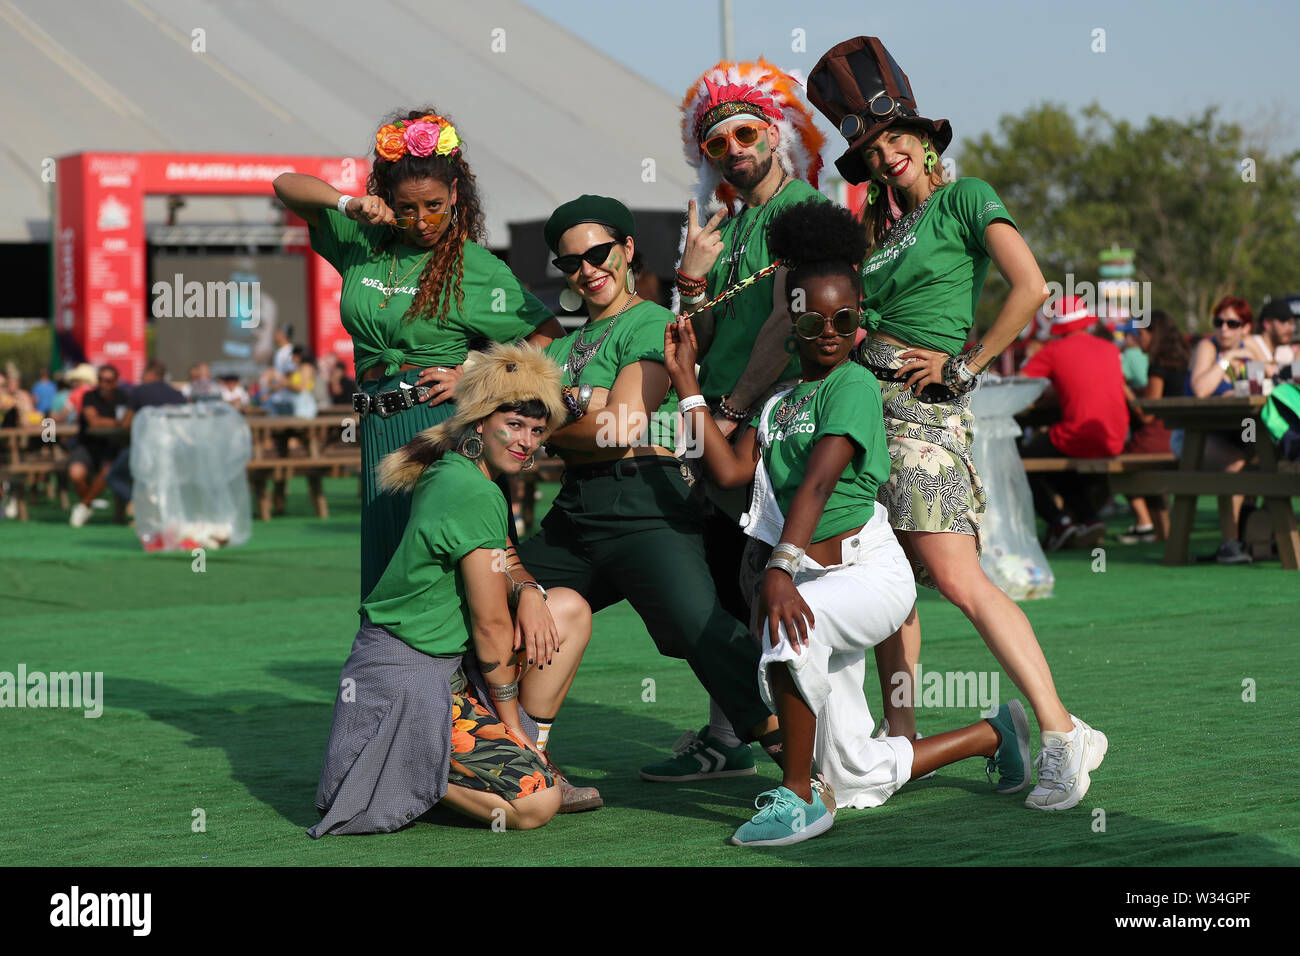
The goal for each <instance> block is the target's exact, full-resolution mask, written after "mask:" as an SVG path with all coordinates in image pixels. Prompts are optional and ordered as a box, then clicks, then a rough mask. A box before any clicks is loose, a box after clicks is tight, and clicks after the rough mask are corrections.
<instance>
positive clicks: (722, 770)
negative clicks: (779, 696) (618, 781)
mask: <svg viewBox="0 0 1300 956" xmlns="http://www.w3.org/2000/svg"><path fill="white" fill-rule="evenodd" d="M708 730H709V728H708V727H704V728H702V729H701V730H700V732H699V733H698V734H697V733H696V732H695V731H693V730H688V731H686V733H684V734H682V736H681V737H680V738H679V739H678V741H677V743H675V744H673V755H672V756H671V757H669V758H668V759H667V760H661V761H660V762H659V763H653V764H651V765H650V766H648V767H642V768H641V779H642V780H650V781H653V782H655V783H685V782H686V781H688V780H719V779H722V778H723V777H750V776H753V775H754V774H756V773H758V768H757V767H755V766H754V751H753V750H752V749H751V748H750V746H749V744H741V745H740V746H739V747H728V746H727V745H726V744H724V743H722V742H720V741H718V740H715V739H714V738H712V737H710V736H709V735H708Z"/></svg>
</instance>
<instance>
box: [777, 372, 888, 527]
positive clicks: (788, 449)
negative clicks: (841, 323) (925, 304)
mask: <svg viewBox="0 0 1300 956" xmlns="http://www.w3.org/2000/svg"><path fill="white" fill-rule="evenodd" d="M819 385H820V387H818V386H819ZM814 389H816V393H815V394H813V390H814ZM810 394H812V398H811V399H809V400H808V401H807V402H806V403H805V404H804V405H803V406H802V407H801V408H800V409H799V411H798V412H797V413H796V414H795V417H794V420H793V421H792V422H791V423H790V424H788V425H787V426H786V427H785V428H784V429H778V428H777V427H776V413H777V412H778V411H779V410H780V408H781V406H782V405H790V406H793V405H797V404H798V403H799V401H800V400H801V399H803V398H805V397H806V396H808V395H810ZM761 418H762V413H760V414H759V415H756V416H754V420H753V422H752V424H753V425H754V427H756V428H757V427H758V426H759V422H760V419H761ZM826 435H843V436H844V437H846V438H848V439H849V440H850V441H852V442H853V445H854V454H853V457H852V458H851V459H850V460H849V464H848V467H846V468H845V469H844V474H842V475H840V478H839V480H838V481H837V482H835V488H834V490H833V491H832V492H831V496H830V498H828V499H827V500H826V507H825V509H824V510H823V511H822V516H821V520H820V521H818V522H817V529H816V531H814V532H813V536H812V540H813V541H814V542H817V541H825V540H826V539H827V538H833V537H835V535H837V534H843V533H844V532H845V531H850V530H852V529H854V528H861V527H862V526H863V525H864V524H866V523H867V522H868V521H870V520H871V516H872V514H874V513H875V509H876V489H877V488H879V487H880V486H881V484H883V483H884V482H885V481H888V480H889V445H888V441H887V440H886V438H885V414H884V409H883V407H882V406H881V404H880V385H879V383H877V381H876V379H875V376H873V375H872V374H871V373H870V372H868V371H867V370H866V369H865V368H863V367H862V366H861V365H858V364H856V363H855V362H845V363H844V364H843V365H841V366H840V367H839V368H837V369H835V371H833V372H831V374H830V375H828V376H827V377H826V378H824V379H823V380H822V381H821V382H820V383H819V382H815V381H814V382H804V383H802V384H800V385H797V386H796V387H795V388H794V390H793V391H790V392H787V393H786V394H785V397H784V398H783V399H781V400H779V401H776V402H773V403H772V405H771V411H769V412H768V441H767V442H766V443H765V444H764V447H763V466H764V467H765V468H766V469H767V474H768V477H769V479H770V480H771V482H772V493H773V494H774V495H776V503H777V504H778V505H780V507H781V513H782V514H784V515H785V516H786V517H787V518H789V515H790V505H791V504H792V503H793V501H794V495H795V492H796V491H798V490H799V485H800V484H802V483H803V478H804V472H805V471H806V469H807V467H808V458H809V456H810V455H811V454H812V450H813V446H814V445H816V444H817V442H818V440H820V439H821V438H822V437H823V436H826Z"/></svg>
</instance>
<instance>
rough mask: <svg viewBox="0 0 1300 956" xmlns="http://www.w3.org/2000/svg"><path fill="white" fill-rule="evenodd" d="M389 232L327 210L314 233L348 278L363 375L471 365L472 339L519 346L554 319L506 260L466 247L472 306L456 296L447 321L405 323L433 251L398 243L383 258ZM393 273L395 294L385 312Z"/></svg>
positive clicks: (350, 317) (346, 300)
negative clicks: (379, 249) (378, 247)
mask: <svg viewBox="0 0 1300 956" xmlns="http://www.w3.org/2000/svg"><path fill="white" fill-rule="evenodd" d="M389 232H390V229H389V227H388V226H368V225H363V224H361V223H359V222H357V221H356V220H354V219H349V218H348V217H347V216H344V215H343V214H342V213H340V212H339V211H338V210H336V209H322V210H321V214H320V224H319V225H317V226H315V227H313V228H312V229H310V235H311V247H312V249H314V250H315V251H316V252H318V253H319V254H320V255H321V257H322V258H324V259H325V261H327V262H328V263H329V264H330V265H332V266H333V267H334V268H335V269H336V270H337V271H338V273H339V275H341V276H342V277H343V290H342V292H341V293H340V296H339V318H340V319H341V320H342V322H343V328H344V329H346V330H347V333H348V334H349V335H350V336H352V349H353V354H354V355H355V357H356V363H357V374H358V375H361V374H362V373H364V372H365V371H366V370H367V369H369V368H370V367H371V366H373V365H382V366H383V369H384V374H385V375H392V374H395V373H396V372H397V370H398V367H399V366H401V365H406V364H409V365H423V366H429V365H458V364H460V363H461V362H463V361H464V360H465V355H466V353H467V352H468V351H469V348H468V343H469V340H470V339H472V338H477V337H479V336H482V337H484V338H487V339H490V340H491V341H493V342H514V341H516V340H518V339H521V338H524V337H526V336H528V335H530V334H531V333H532V331H533V330H534V329H535V328H537V326H539V325H541V324H542V323H543V322H545V321H546V320H547V319H549V318H552V315H551V312H550V311H549V310H548V309H547V308H546V306H544V305H543V304H542V303H541V301H540V300H539V299H538V298H537V297H536V296H534V295H533V294H532V293H531V292H529V291H528V290H527V289H525V288H524V287H523V286H522V285H520V283H519V280H518V279H516V278H515V275H514V273H513V272H511V271H510V268H509V267H508V266H507V265H506V264H505V263H504V262H502V261H501V260H500V259H498V258H497V257H496V256H494V255H492V253H490V252H488V251H487V250H486V249H484V248H483V247H482V246H480V245H479V244H478V243H475V242H469V241H466V243H465V258H464V263H465V268H464V274H463V276H462V278H461V286H460V287H461V291H462V292H463V293H464V297H465V298H464V306H463V307H459V306H457V305H456V300H455V298H454V297H453V299H452V301H451V306H450V307H449V308H448V310H447V318H446V320H445V321H443V322H439V321H437V320H436V319H434V318H430V317H428V316H425V317H421V318H416V319H412V320H407V319H405V318H404V316H405V315H406V310H407V309H408V308H410V306H411V303H412V302H413V301H415V293H416V292H417V291H418V287H419V282H420V275H421V273H423V272H424V263H423V262H421V260H422V259H423V258H424V256H425V255H426V254H427V253H428V250H427V249H417V248H415V247H414V246H407V245H403V244H402V243H400V242H398V243H394V244H393V245H392V246H390V247H389V249H388V251H387V252H386V253H383V254H377V253H375V252H374V251H373V250H372V246H371V243H372V242H374V243H377V242H378V240H379V239H381V238H383V237H384V236H385V235H386V234H388V233H389ZM394 255H396V256H397V265H396V267H394V265H393V256H394ZM390 274H391V275H392V277H393V282H394V284H395V288H394V289H393V290H392V293H393V294H392V296H391V297H390V298H389V299H388V304H387V305H386V306H384V307H383V308H382V309H381V308H380V306H381V305H382V304H383V302H384V296H386V295H387V294H388V292H389V288H388V282H389V275H390Z"/></svg>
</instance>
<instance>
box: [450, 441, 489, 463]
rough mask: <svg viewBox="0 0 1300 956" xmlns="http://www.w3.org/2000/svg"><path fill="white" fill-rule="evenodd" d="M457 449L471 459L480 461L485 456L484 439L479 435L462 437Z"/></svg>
mask: <svg viewBox="0 0 1300 956" xmlns="http://www.w3.org/2000/svg"><path fill="white" fill-rule="evenodd" d="M456 450H457V451H458V452H460V453H461V454H462V455H464V456H465V457H466V458H468V459H469V460H470V461H478V460H479V459H480V458H482V457H483V439H481V438H479V437H478V436H477V435H471V436H469V437H468V438H464V439H462V440H461V443H460V445H459V446H458V447H457V448H456Z"/></svg>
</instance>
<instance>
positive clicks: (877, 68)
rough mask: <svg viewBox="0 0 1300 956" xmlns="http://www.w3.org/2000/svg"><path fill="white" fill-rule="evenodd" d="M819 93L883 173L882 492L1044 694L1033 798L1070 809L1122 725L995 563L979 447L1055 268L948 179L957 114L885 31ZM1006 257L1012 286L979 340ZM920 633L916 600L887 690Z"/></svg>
mask: <svg viewBox="0 0 1300 956" xmlns="http://www.w3.org/2000/svg"><path fill="white" fill-rule="evenodd" d="M808 98H809V99H810V100H811V101H812V103H813V105H814V106H815V107H817V109H818V110H820V111H821V112H822V114H823V115H825V116H826V117H827V118H828V119H830V120H831V122H832V123H834V124H836V126H838V128H839V130H840V133H841V134H842V135H843V136H844V138H845V139H846V140H847V141H848V150H847V151H846V152H845V153H844V155H843V156H841V157H840V158H839V159H838V160H836V163H835V165H836V166H837V167H838V169H839V170H840V172H841V174H843V176H844V178H845V179H846V180H848V181H849V182H850V183H862V182H870V186H869V187H868V190H867V204H866V207H865V209H864V213H863V221H864V224H865V226H866V232H867V255H866V259H865V260H864V262H863V264H862V273H861V277H862V278H861V281H862V304H863V307H864V316H863V323H862V324H863V327H864V328H866V330H867V332H868V333H869V336H868V338H867V339H866V340H865V341H864V342H863V343H862V346H861V347H860V351H859V361H861V362H862V364H864V365H866V367H867V368H868V369H869V370H871V371H872V372H873V373H874V374H875V376H876V378H877V379H878V380H879V383H880V388H881V399H882V402H883V405H884V411H885V429H886V433H887V434H888V436H889V455H890V459H891V468H890V477H889V480H888V481H887V482H885V483H884V484H883V485H882V486H881V488H880V500H881V502H883V503H884V504H885V505H886V507H887V508H888V509H889V516H890V521H891V523H892V524H893V526H894V529H895V531H896V533H897V534H898V537H899V541H900V543H901V544H902V545H903V550H904V551H906V552H907V555H908V558H909V559H910V561H911V562H912V566H913V568H914V569H915V572H916V575H917V579H918V580H919V581H920V582H921V583H923V584H927V585H929V586H931V587H937V588H938V590H939V591H940V593H942V594H943V595H944V597H945V598H947V599H948V600H949V601H951V602H952V603H954V604H956V605H957V606H958V607H959V608H961V610H962V611H963V613H965V614H966V616H967V618H968V619H969V620H970V621H971V623H972V624H974V625H975V628H976V629H977V630H978V631H979V633H980V635H981V636H982V637H983V638H984V641H985V643H986V644H987V645H988V647H989V649H990V650H991V651H992V652H993V655H994V657H996V658H997V660H998V662H999V663H1000V664H1001V665H1002V667H1003V668H1004V669H1005V670H1006V672H1007V675H1008V676H1009V677H1010V678H1011V679H1012V681H1013V682H1014V683H1015V685H1016V686H1017V687H1018V688H1019V689H1020V690H1021V692H1022V693H1024V695H1025V696H1026V697H1027V698H1028V700H1029V702H1030V704H1031V705H1032V706H1033V709H1034V712H1035V714H1036V716H1037V717H1038V723H1039V726H1040V729H1041V730H1042V743H1043V748H1042V752H1041V754H1040V756H1039V762H1038V768H1039V774H1038V785H1037V786H1036V787H1035V788H1034V789H1033V790H1032V791H1031V792H1030V794H1029V796H1028V797H1027V798H1026V801H1025V803H1026V806H1029V807H1031V808H1035V809H1040V810H1065V809H1069V808H1070V807H1073V806H1075V805H1076V804H1077V803H1078V802H1079V801H1080V800H1082V799H1083V796H1084V794H1085V793H1086V792H1087V789H1088V784H1089V777H1088V774H1089V772H1090V771H1091V770H1094V769H1096V767H1097V766H1098V765H1100V763H1101V760H1102V757H1103V756H1104V755H1105V752H1106V746H1107V742H1106V738H1105V736H1104V735H1103V734H1101V733H1099V732H1097V731H1095V730H1093V729H1092V728H1091V727H1089V726H1088V725H1087V724H1086V723H1084V722H1083V721H1081V720H1079V719H1078V718H1077V717H1075V716H1073V715H1072V714H1070V713H1069V712H1068V711H1067V710H1066V709H1065V707H1064V705H1063V704H1062V703H1061V700H1060V698H1059V697H1058V696H1057V693H1056V687H1055V685H1054V683H1053V681H1052V673H1051V670H1050V669H1049V668H1048V666H1047V660H1046V658H1045V657H1044V656H1043V652H1042V649H1041V648H1040V647H1039V645H1038V639H1037V638H1036V637H1035V635H1034V631H1033V628H1032V627H1031V626H1030V624H1029V620H1028V619H1027V618H1026V617H1025V614H1024V612H1023V611H1021V610H1020V608H1019V607H1018V606H1017V605H1016V604H1015V602H1014V601H1012V600H1011V599H1010V598H1009V597H1007V595H1006V594H1004V593H1003V592H1002V591H1001V590H1000V589H999V588H998V587H997V586H996V585H995V584H993V582H992V581H990V580H989V579H988V576H987V575H985V573H984V571H983V569H982V568H981V567H980V563H979V519H980V514H981V512H982V511H983V510H984V503H985V494H984V489H983V486H982V485H981V483H980V480H979V474H978V472H977V471H976V470H975V462H974V460H973V459H972V457H971V452H970V448H971V429H972V425H973V419H972V418H971V415H970V410H969V405H970V398H969V392H970V390H971V389H972V388H973V387H974V385H975V378H976V376H977V375H978V374H979V373H980V372H982V371H983V370H984V369H985V368H987V367H988V365H989V363H990V362H992V361H993V359H994V358H995V357H996V356H997V355H998V354H999V353H1000V352H1002V350H1003V349H1005V348H1007V347H1008V346H1009V345H1011V344H1012V343H1013V342H1014V341H1015V340H1016V337H1017V336H1018V335H1019V334H1020V331H1021V330H1022V329H1023V328H1024V327H1025V325H1027V324H1028V323H1029V321H1030V320H1031V319H1032V318H1033V315H1034V312H1035V310H1036V309H1037V308H1038V307H1039V306H1040V305H1042V304H1043V302H1044V300H1045V299H1046V287H1045V285H1044V283H1043V275H1042V272H1040V271H1039V268H1038V264H1037V262H1035V260H1034V256H1033V253H1032V252H1031V251H1030V250H1029V247H1028V246H1027V245H1026V244H1025V241H1024V239H1022V238H1021V236H1020V233H1019V232H1018V231H1017V230H1016V226H1015V222H1014V221H1013V220H1012V219H1011V216H1010V214H1009V213H1008V212H1007V209H1006V207H1005V206H1004V205H1003V204H1002V201H1001V200H1000V199H999V198H998V196H997V194H996V193H995V192H994V190H993V188H992V187H991V186H990V185H989V184H988V183H986V182H984V181H983V180H979V179H971V178H964V179H957V180H955V181H953V182H952V183H945V180H944V172H943V169H942V167H941V166H940V164H939V154H940V153H942V152H943V150H944V149H945V148H946V147H947V146H948V144H949V142H951V140H952V127H951V126H950V125H949V123H948V121H947V120H932V119H927V118H926V117H924V116H922V115H920V113H919V112H918V110H917V104H916V100H915V98H914V97H913V95H912V88H911V83H910V82H909V80H908V78H907V74H906V73H904V72H903V71H902V69H901V68H900V67H899V65H898V63H897V62H896V61H895V60H894V58H893V57H892V56H890V54H889V52H888V51H887V50H886V49H885V47H884V45H883V44H882V43H881V42H880V40H879V39H878V38H876V37H855V38H853V39H851V40H846V41H844V42H843V43H840V44H837V45H836V46H834V47H832V48H831V49H830V50H829V51H827V53H826V54H825V55H824V56H822V58H821V59H820V60H819V61H818V63H817V65H816V66H815V67H814V68H813V70H812V72H811V73H809V75H808ZM990 264H994V265H996V266H997V267H998V271H1000V272H1001V273H1002V275H1003V277H1004V278H1005V279H1006V280H1007V283H1008V284H1009V285H1010V287H1011V291H1010V294H1009V295H1008V296H1007V299H1006V301H1005V302H1004V303H1003V305H1002V308H1001V309H1000V310H999V312H998V315H997V318H996V319H995V320H994V323H993V326H992V327H991V328H990V329H989V331H988V332H987V333H985V335H984V336H983V338H982V339H980V341H978V342H977V343H976V344H975V345H974V346H972V347H970V348H969V349H967V348H966V341H967V339H968V337H969V336H970V334H971V327H972V325H973V323H974V310H975V303H976V302H977V301H978V299H979V295H980V291H981V289H982V288H983V286H984V278H985V276H986V275H987V274H988V269H989V265H990ZM920 644H921V632H920V624H919V623H918V621H917V617H916V612H915V609H913V612H912V614H911V615H910V616H909V617H908V619H907V621H906V622H905V623H904V625H903V627H902V628H901V629H900V631H899V640H897V641H895V640H891V641H887V642H885V644H882V645H881V648H882V649H884V652H885V657H883V658H882V655H881V654H877V666H878V668H879V670H880V681H881V688H882V691H884V692H885V696H886V700H888V699H889V693H888V691H889V685H888V683H887V682H888V680H889V677H890V675H891V674H893V673H898V672H903V671H906V672H908V673H911V674H913V675H914V674H915V668H916V661H917V660H918V658H919V655H920ZM891 655H892V663H890V661H889V657H890V656H891ZM887 714H888V719H889V721H890V726H891V727H892V729H893V732H894V733H899V732H900V731H901V732H903V733H908V734H910V733H911V732H913V731H914V729H915V717H914V715H913V714H912V712H911V709H910V708H896V707H895V708H889V707H888V706H887Z"/></svg>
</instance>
